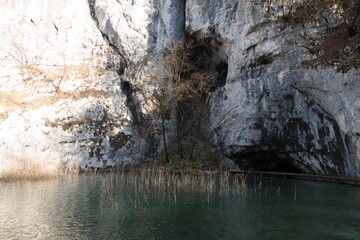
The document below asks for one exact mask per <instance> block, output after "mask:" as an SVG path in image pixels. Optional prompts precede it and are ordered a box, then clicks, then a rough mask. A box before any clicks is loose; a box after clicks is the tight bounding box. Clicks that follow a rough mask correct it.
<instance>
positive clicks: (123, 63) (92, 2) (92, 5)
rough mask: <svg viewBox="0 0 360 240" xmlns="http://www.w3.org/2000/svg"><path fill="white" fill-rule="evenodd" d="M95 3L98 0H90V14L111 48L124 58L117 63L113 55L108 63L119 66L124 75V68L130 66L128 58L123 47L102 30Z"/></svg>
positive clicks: (119, 70)
mask: <svg viewBox="0 0 360 240" xmlns="http://www.w3.org/2000/svg"><path fill="white" fill-rule="evenodd" d="M95 4H96V0H88V5H89V13H90V16H91V18H92V19H93V21H94V22H95V24H96V27H97V29H98V30H99V31H100V33H101V35H102V37H103V38H104V40H105V42H106V43H108V44H109V46H110V47H111V49H112V50H113V51H114V52H115V53H116V54H117V55H118V56H120V58H121V60H122V61H120V64H117V63H114V62H113V61H112V59H113V58H112V57H111V56H109V59H108V61H110V62H109V63H108V64H110V66H115V67H116V68H117V73H118V74H119V75H122V74H123V73H124V70H125V69H126V68H127V67H128V60H127V59H126V57H125V56H124V54H123V53H122V52H121V49H119V48H118V47H117V46H116V45H115V44H113V43H112V42H111V39H110V37H109V36H108V35H107V34H106V33H105V32H104V31H102V30H101V28H100V25H99V20H98V18H97V15H96V10H95Z"/></svg>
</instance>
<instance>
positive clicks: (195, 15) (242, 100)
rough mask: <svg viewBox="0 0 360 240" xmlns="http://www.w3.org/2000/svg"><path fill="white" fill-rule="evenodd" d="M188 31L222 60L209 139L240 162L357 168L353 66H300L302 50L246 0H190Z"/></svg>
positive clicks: (327, 170)
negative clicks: (344, 69) (214, 46)
mask: <svg viewBox="0 0 360 240" xmlns="http://www.w3.org/2000/svg"><path fill="white" fill-rule="evenodd" d="M186 27H187V30H188V31H189V32H194V33H197V35H198V36H203V38H215V39H216V41H217V42H220V43H221V46H220V50H218V51H221V52H223V53H224V55H225V58H226V61H227V62H228V76H227V81H226V85H225V86H224V87H222V88H218V89H217V90H216V91H215V92H214V93H213V94H212V95H211V96H210V102H211V122H212V125H215V126H217V125H221V126H222V127H221V128H220V129H219V131H217V135H216V137H215V139H214V141H215V142H216V143H217V144H218V149H219V151H221V152H223V153H224V154H226V155H227V156H229V157H231V158H233V159H234V160H237V163H238V164H239V165H240V167H242V168H250V169H261V170H280V171H281V170H290V171H300V172H307V173H323V174H335V175H336V174H338V175H350V176H356V175H359V157H360V152H359V148H360V145H359V144H360V142H359V133H360V125H359V124H358V121H359V120H358V119H359V116H360V111H359V108H358V105H359V96H360V92H359V89H360V82H359V80H360V79H359V71H355V70H351V71H349V72H348V73H346V74H341V73H337V72H336V71H334V70H333V69H331V68H322V67H319V68H318V69H316V70H310V69H306V68H303V67H302V66H301V62H302V60H303V59H306V58H307V57H309V56H307V55H306V51H304V49H301V48H300V47H296V46H294V45H293V44H289V43H288V40H289V39H291V38H293V37H294V35H295V34H297V33H296V32H294V31H293V30H292V32H291V31H290V30H289V31H280V30H278V29H276V28H275V27H274V26H271V23H269V22H267V21H266V19H264V18H263V17H262V16H261V13H260V9H259V8H258V7H255V6H253V5H252V4H250V3H248V2H247V1H222V0H217V1H197V0H193V1H188V5H187V25H186Z"/></svg>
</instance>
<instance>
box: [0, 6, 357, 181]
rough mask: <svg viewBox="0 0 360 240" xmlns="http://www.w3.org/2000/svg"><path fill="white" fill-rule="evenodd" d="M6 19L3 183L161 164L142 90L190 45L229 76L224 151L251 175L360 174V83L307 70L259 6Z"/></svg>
mask: <svg viewBox="0 0 360 240" xmlns="http://www.w3.org/2000/svg"><path fill="white" fill-rule="evenodd" d="M0 16H1V21H0V29H1V30H0V31H2V32H1V33H2V40H1V41H2V44H0V83H1V85H0V143H1V144H0V170H3V169H9V168H12V167H22V166H26V165H31V164H37V165H41V166H44V167H48V168H59V167H79V166H80V167H83V168H86V167H108V166H116V165H121V164H123V163H134V162H140V161H142V160H144V159H146V158H148V157H152V156H154V155H156V154H158V153H159V152H160V151H161V140H160V139H161V138H160V137H159V130H158V128H157V123H156V119H153V116H152V115H151V109H149V108H148V107H147V106H145V105H144V104H143V101H142V96H141V95H140V94H139V93H137V92H136V91H134V89H135V87H137V88H149V85H148V83H147V79H148V78H149V76H150V75H151V71H152V69H151V68H152V67H150V66H156V59H157V57H158V56H159V54H160V53H161V51H162V49H163V48H164V46H166V45H167V44H169V43H171V42H173V41H181V40H183V39H185V36H186V35H188V36H191V37H192V38H195V39H196V40H197V41H199V42H201V43H203V44H205V45H206V47H207V48H208V49H207V50H208V51H209V52H211V53H212V55H211V56H212V58H213V60H212V61H213V62H214V63H216V64H217V66H218V67H219V68H218V71H219V75H220V76H221V79H222V80H221V79H220V80H221V83H220V84H218V88H217V89H216V90H215V91H213V92H212V93H211V95H210V96H209V103H210V108H211V116H210V123H209V126H215V127H217V128H216V130H217V131H216V135H215V137H214V138H213V143H214V144H215V145H216V146H217V150H218V151H219V152H221V153H223V154H224V155H226V156H227V157H230V158H231V159H233V160H235V161H236V163H237V164H238V165H239V166H240V168H244V169H258V170H279V171H282V170H284V171H285V170H286V171H299V172H307V173H325V174H337V175H349V176H358V175H360V172H359V159H360V152H359V150H360V139H359V136H360V124H359V122H358V121H359V120H358V119H360V100H359V99H360V98H359V96H360V92H359V89H360V81H359V80H360V79H359V71H357V70H351V71H349V72H348V73H346V74H342V73H337V72H336V71H335V70H334V69H331V68H325V67H319V68H318V69H315V70H314V69H307V68H304V67H302V65H301V62H302V60H304V59H308V58H310V57H311V56H309V55H308V54H307V52H306V50H305V49H302V48H300V47H296V46H294V45H293V44H289V43H288V42H289V41H288V39H292V38H293V37H294V36H295V35H296V34H297V33H296V30H285V31H280V30H278V29H277V28H275V27H274V26H272V25H271V23H269V22H267V21H266V19H265V18H264V17H263V16H262V14H261V11H260V9H259V8H258V7H256V6H254V5H252V4H251V3H249V2H248V1H246V0H226V1H225V0H212V1H203V0H188V1H182V0H181V1H179V0H136V1H127V0H88V1H86V0H78V1H71V0H65V1H64V0H54V1H42V0H28V1H20V0H9V1H3V2H2V3H0ZM150 128H151V129H154V130H152V131H150ZM144 129H145V130H144ZM169 129H171V123H169ZM210 130H211V129H210Z"/></svg>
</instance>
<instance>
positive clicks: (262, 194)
mask: <svg viewBox="0 0 360 240" xmlns="http://www.w3.org/2000/svg"><path fill="white" fill-rule="evenodd" d="M170 178H171V179H170ZM240 180H244V179H240ZM240 180H239V179H235V180H234V179H233V177H231V176H227V177H224V178H223V177H218V176H210V177H209V176H207V175H205V176H200V177H199V176H196V177H194V176H190V177H188V176H171V177H166V176H164V175H162V176H159V175H154V176H152V175H144V176H140V174H114V173H111V174H104V173H102V174H84V175H79V176H65V177H60V178H58V179H52V180H45V181H38V182H30V181H29V182H26V181H21V182H20V181H19V182H11V183H5V182H3V183H0V239H196V240H201V239H257V240H261V239H274V240H280V239H286V240H289V239H291V240H296V239H307V240H308V239H327V240H332V239H334V240H335V239H360V188H359V187H356V186H346V185H336V184H330V183H317V182H307V181H300V180H289V179H281V178H258V179H250V178H248V179H247V185H246V187H245V188H243V187H244V185H241V181H240ZM191 181H197V183H196V184H194V183H191Z"/></svg>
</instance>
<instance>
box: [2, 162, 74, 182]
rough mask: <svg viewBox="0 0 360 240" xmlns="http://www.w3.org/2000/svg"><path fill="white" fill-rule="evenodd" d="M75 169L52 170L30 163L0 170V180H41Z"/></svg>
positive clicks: (72, 171)
mask: <svg viewBox="0 0 360 240" xmlns="http://www.w3.org/2000/svg"><path fill="white" fill-rule="evenodd" d="M77 172H78V170H77V169H67V170H54V169H45V168H42V167H41V166H38V165H31V166H26V167H21V168H12V169H9V170H3V171H1V172H0V181H4V182H11V181H25V180H27V181H42V180H48V179H53V178H57V177H59V176H62V175H65V174H69V173H77Z"/></svg>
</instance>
